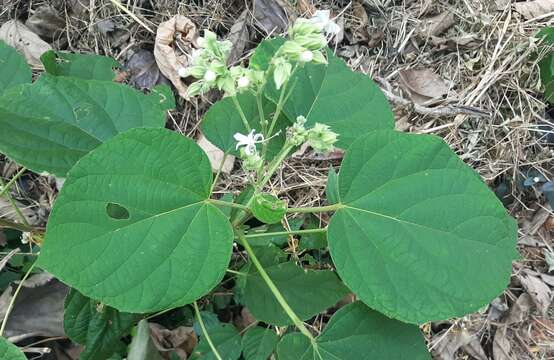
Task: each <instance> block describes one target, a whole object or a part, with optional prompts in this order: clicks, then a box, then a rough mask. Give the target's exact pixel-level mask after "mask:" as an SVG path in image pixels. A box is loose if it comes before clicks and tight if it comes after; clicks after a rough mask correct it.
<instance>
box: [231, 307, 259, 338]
mask: <svg viewBox="0 0 554 360" xmlns="http://www.w3.org/2000/svg"><path fill="white" fill-rule="evenodd" d="M256 322H257V320H256V318H255V317H254V315H252V313H251V312H250V310H248V308H247V307H246V306H244V307H243V308H242V310H241V311H240V315H239V316H235V317H234V319H233V324H234V325H235V326H236V328H237V329H238V330H239V331H240V332H242V331H243V330H245V329H247V328H249V327H250V326H252V325H253V324H255V323H256Z"/></svg>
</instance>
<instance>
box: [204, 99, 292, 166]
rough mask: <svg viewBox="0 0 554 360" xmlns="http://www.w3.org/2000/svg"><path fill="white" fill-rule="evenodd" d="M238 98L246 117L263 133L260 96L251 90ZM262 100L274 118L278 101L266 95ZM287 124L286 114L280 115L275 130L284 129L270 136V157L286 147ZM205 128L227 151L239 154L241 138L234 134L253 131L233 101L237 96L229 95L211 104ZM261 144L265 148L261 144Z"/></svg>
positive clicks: (210, 138) (215, 142)
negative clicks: (238, 142) (273, 100)
mask: <svg viewBox="0 0 554 360" xmlns="http://www.w3.org/2000/svg"><path fill="white" fill-rule="evenodd" d="M237 100H238V102H239V104H240V107H241V108H242V111H243V113H244V116H245V118H246V119H247V120H248V123H249V124H250V128H251V129H254V130H256V133H261V131H262V125H261V124H260V116H259V111H258V105H257V102H256V97H255V96H254V95H252V94H250V93H244V94H240V95H238V96H237ZM262 102H263V104H262V107H263V112H264V114H265V117H266V121H268V122H271V119H272V118H270V116H272V114H273V112H275V104H273V103H272V102H271V101H269V100H267V99H265V98H264V99H263V100H262ZM287 126H290V123H289V122H288V120H287V119H286V118H285V117H284V116H281V117H279V119H278V120H277V123H276V126H275V129H274V131H273V132H274V133H276V132H279V131H280V133H279V135H277V136H275V137H273V138H272V139H271V140H266V141H268V150H267V151H268V152H267V155H268V159H271V158H273V156H275V154H277V153H278V152H279V150H281V148H282V147H283V144H284V143H285V135H286V134H285V128H286V127H287ZM202 132H203V134H204V135H205V136H206V138H207V139H208V140H209V141H210V142H211V143H212V144H214V145H215V146H217V147H218V148H220V149H221V150H223V151H224V152H227V153H230V154H233V155H236V156H238V155H239V154H240V152H239V151H238V150H237V149H236V146H237V141H236V140H235V138H234V137H233V136H234V135H235V134H236V133H240V134H244V135H246V134H248V133H249V132H250V131H248V129H247V128H246V127H245V125H244V122H243V121H242V119H241V116H240V113H239V112H238V110H237V108H236V106H235V105H234V104H233V99H232V98H231V97H226V98H224V99H222V100H220V101H218V102H217V103H215V104H214V105H213V106H212V107H210V109H209V110H208V112H207V113H206V115H205V116H204V119H203V120H202ZM258 147H259V150H261V144H259V145H258Z"/></svg>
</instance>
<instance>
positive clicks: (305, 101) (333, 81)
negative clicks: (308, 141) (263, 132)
mask: <svg viewBox="0 0 554 360" xmlns="http://www.w3.org/2000/svg"><path fill="white" fill-rule="evenodd" d="M282 42H283V39H281V38H276V39H271V40H266V41H264V42H262V43H261V44H260V45H259V46H258V48H257V49H256V52H255V54H254V56H253V64H252V65H251V67H253V68H256V69H267V68H268V64H269V61H270V59H271V57H272V56H273V54H274V53H275V51H277V50H278V49H279V46H280V45H281V43H282ZM327 58H328V64H327V65H325V64H322V65H316V64H311V63H310V64H305V65H304V66H299V67H298V69H297V70H296V73H295V75H294V76H292V77H291V79H290V80H289V83H290V86H291V87H292V88H293V90H292V93H291V95H290V96H289V98H288V101H287V102H286V103H285V106H284V107H283V112H284V113H285V115H286V116H287V117H288V119H289V121H291V122H294V121H295V120H296V117H297V116H299V115H302V116H304V117H306V119H307V122H306V127H311V126H313V125H314V124H315V123H316V122H318V123H323V124H327V125H329V126H330V127H331V130H333V131H334V132H336V133H337V134H339V139H338V142H337V144H336V145H337V146H338V147H341V148H347V147H348V146H349V145H350V144H351V143H352V141H353V140H354V139H356V138H358V137H359V136H360V135H363V134H366V133H368V132H369V131H373V130H379V129H392V128H393V127H394V116H393V114H392V111H391V109H390V106H389V104H388V102H387V99H386V98H385V96H384V95H383V93H382V92H381V90H380V89H379V88H378V87H377V85H375V83H374V82H373V81H372V80H371V79H370V78H369V77H368V76H367V75H365V74H362V73H359V72H353V71H352V70H351V69H350V68H349V67H348V66H347V65H346V64H345V63H344V61H343V60H342V59H340V58H338V57H337V56H335V55H334V54H333V53H332V51H331V50H330V49H328V50H327ZM279 93H280V92H279V91H277V90H276V89H275V85H274V82H273V80H271V81H269V83H268V84H267V86H266V95H267V96H268V97H269V98H270V99H271V100H272V101H273V102H275V103H277V102H278V100H279Z"/></svg>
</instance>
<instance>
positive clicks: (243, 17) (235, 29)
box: [227, 9, 250, 64]
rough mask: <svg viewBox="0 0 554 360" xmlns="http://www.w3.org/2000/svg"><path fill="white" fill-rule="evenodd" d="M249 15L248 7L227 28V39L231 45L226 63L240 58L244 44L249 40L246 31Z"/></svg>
mask: <svg viewBox="0 0 554 360" xmlns="http://www.w3.org/2000/svg"><path fill="white" fill-rule="evenodd" d="M249 16H250V11H249V10H248V9H246V10H244V11H243V12H242V13H241V14H240V16H239V18H238V19H237V21H236V22H235V23H234V24H233V26H231V30H229V35H227V40H229V41H230V42H232V43H233V47H232V49H231V52H230V53H229V58H228V59H227V63H228V64H233V63H235V62H236V61H237V60H239V59H240V58H241V56H242V54H243V53H244V50H245V49H246V44H247V43H248V41H250V33H249V32H248V19H249Z"/></svg>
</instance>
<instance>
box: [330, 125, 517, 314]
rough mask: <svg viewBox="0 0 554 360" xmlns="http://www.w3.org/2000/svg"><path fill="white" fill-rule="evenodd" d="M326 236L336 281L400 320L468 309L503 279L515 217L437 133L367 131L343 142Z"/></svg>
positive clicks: (501, 286)
mask: <svg viewBox="0 0 554 360" xmlns="http://www.w3.org/2000/svg"><path fill="white" fill-rule="evenodd" d="M339 193H340V199H341V202H342V205H343V207H342V208H340V209H339V210H338V211H337V212H336V213H335V214H334V215H333V217H332V219H331V222H330V224H329V228H328V229H329V231H328V240H329V248H330V251H331V256H332V258H333V261H334V263H335V265H336V267H337V271H338V273H339V275H340V276H341V278H342V279H343V281H344V282H345V283H346V284H347V285H348V286H349V287H350V289H352V290H353V291H354V293H355V294H356V295H358V297H359V298H360V300H362V301H364V302H365V303H366V304H367V305H369V306H370V307H371V308H373V309H376V310H379V311H381V312H382V313H384V314H386V315H388V316H390V317H393V318H396V319H399V320H402V321H406V322H410V323H423V322H426V321H430V320H440V319H446V318H450V317H455V316H462V315H464V314H466V313H468V312H472V311H476V310H478V309H479V308H480V307H482V306H484V305H486V304H487V303H488V302H490V301H491V300H492V299H493V298H494V297H496V296H497V295H498V294H499V293H501V292H502V290H503V289H504V288H505V286H506V285H507V284H508V281H509V278H510V272H511V262H512V260H513V259H514V258H515V257H516V251H515V244H516V233H517V232H516V229H517V227H516V223H515V221H514V219H512V218H511V217H510V216H508V214H507V213H506V210H505V209H504V208H503V206H502V204H501V203H500V201H499V200H498V199H497V198H496V196H495V195H494V193H492V192H491V191H490V190H489V189H488V187H487V186H486V185H485V184H484V183H483V182H482V181H481V179H480V178H479V177H478V176H477V174H476V173H475V172H474V171H473V170H472V169H471V168H469V167H468V166H467V165H465V164H464V163H463V162H462V161H461V160H460V159H459V158H458V157H457V156H456V155H455V154H454V153H453V152H452V151H451V150H450V148H449V147H448V146H447V145H446V144H445V143H444V142H443V141H442V140H441V139H440V138H438V137H435V136H428V135H410V134H404V133H399V132H395V131H377V132H374V133H371V134H369V135H366V136H365V137H363V138H360V139H359V140H357V141H356V142H354V143H353V144H352V146H351V147H350V148H349V150H348V152H347V154H346V157H345V158H344V160H343V163H342V166H341V170H340V174H339Z"/></svg>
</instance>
